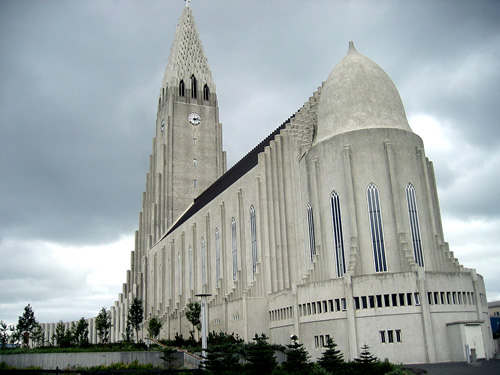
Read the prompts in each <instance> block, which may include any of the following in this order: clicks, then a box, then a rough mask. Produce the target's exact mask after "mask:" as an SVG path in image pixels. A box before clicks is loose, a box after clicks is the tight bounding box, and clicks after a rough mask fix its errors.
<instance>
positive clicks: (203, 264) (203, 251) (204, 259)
mask: <svg viewBox="0 0 500 375" xmlns="http://www.w3.org/2000/svg"><path fill="white" fill-rule="evenodd" d="M201 285H202V286H204V285H207V255H206V249H205V239H204V238H203V237H201Z"/></svg>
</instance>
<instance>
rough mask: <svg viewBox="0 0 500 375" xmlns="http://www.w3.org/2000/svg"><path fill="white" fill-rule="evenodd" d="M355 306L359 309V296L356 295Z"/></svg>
mask: <svg viewBox="0 0 500 375" xmlns="http://www.w3.org/2000/svg"><path fill="white" fill-rule="evenodd" d="M354 308H355V309H356V310H359V297H354Z"/></svg>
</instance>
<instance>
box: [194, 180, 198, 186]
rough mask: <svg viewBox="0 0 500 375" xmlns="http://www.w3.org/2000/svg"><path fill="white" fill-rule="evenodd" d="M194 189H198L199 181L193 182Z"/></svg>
mask: <svg viewBox="0 0 500 375" xmlns="http://www.w3.org/2000/svg"><path fill="white" fill-rule="evenodd" d="M193 187H194V188H195V187H198V180H193Z"/></svg>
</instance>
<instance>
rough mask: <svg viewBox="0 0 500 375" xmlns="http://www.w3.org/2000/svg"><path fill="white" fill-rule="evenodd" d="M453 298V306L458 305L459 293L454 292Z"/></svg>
mask: <svg viewBox="0 0 500 375" xmlns="http://www.w3.org/2000/svg"><path fill="white" fill-rule="evenodd" d="M452 296H453V304H454V305H456V304H457V293H456V292H453V294H452Z"/></svg>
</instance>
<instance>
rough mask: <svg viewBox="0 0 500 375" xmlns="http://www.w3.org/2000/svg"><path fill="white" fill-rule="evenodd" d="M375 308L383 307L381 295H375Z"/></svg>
mask: <svg viewBox="0 0 500 375" xmlns="http://www.w3.org/2000/svg"><path fill="white" fill-rule="evenodd" d="M377 307H384V305H383V304H382V295H381V294H377Z"/></svg>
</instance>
